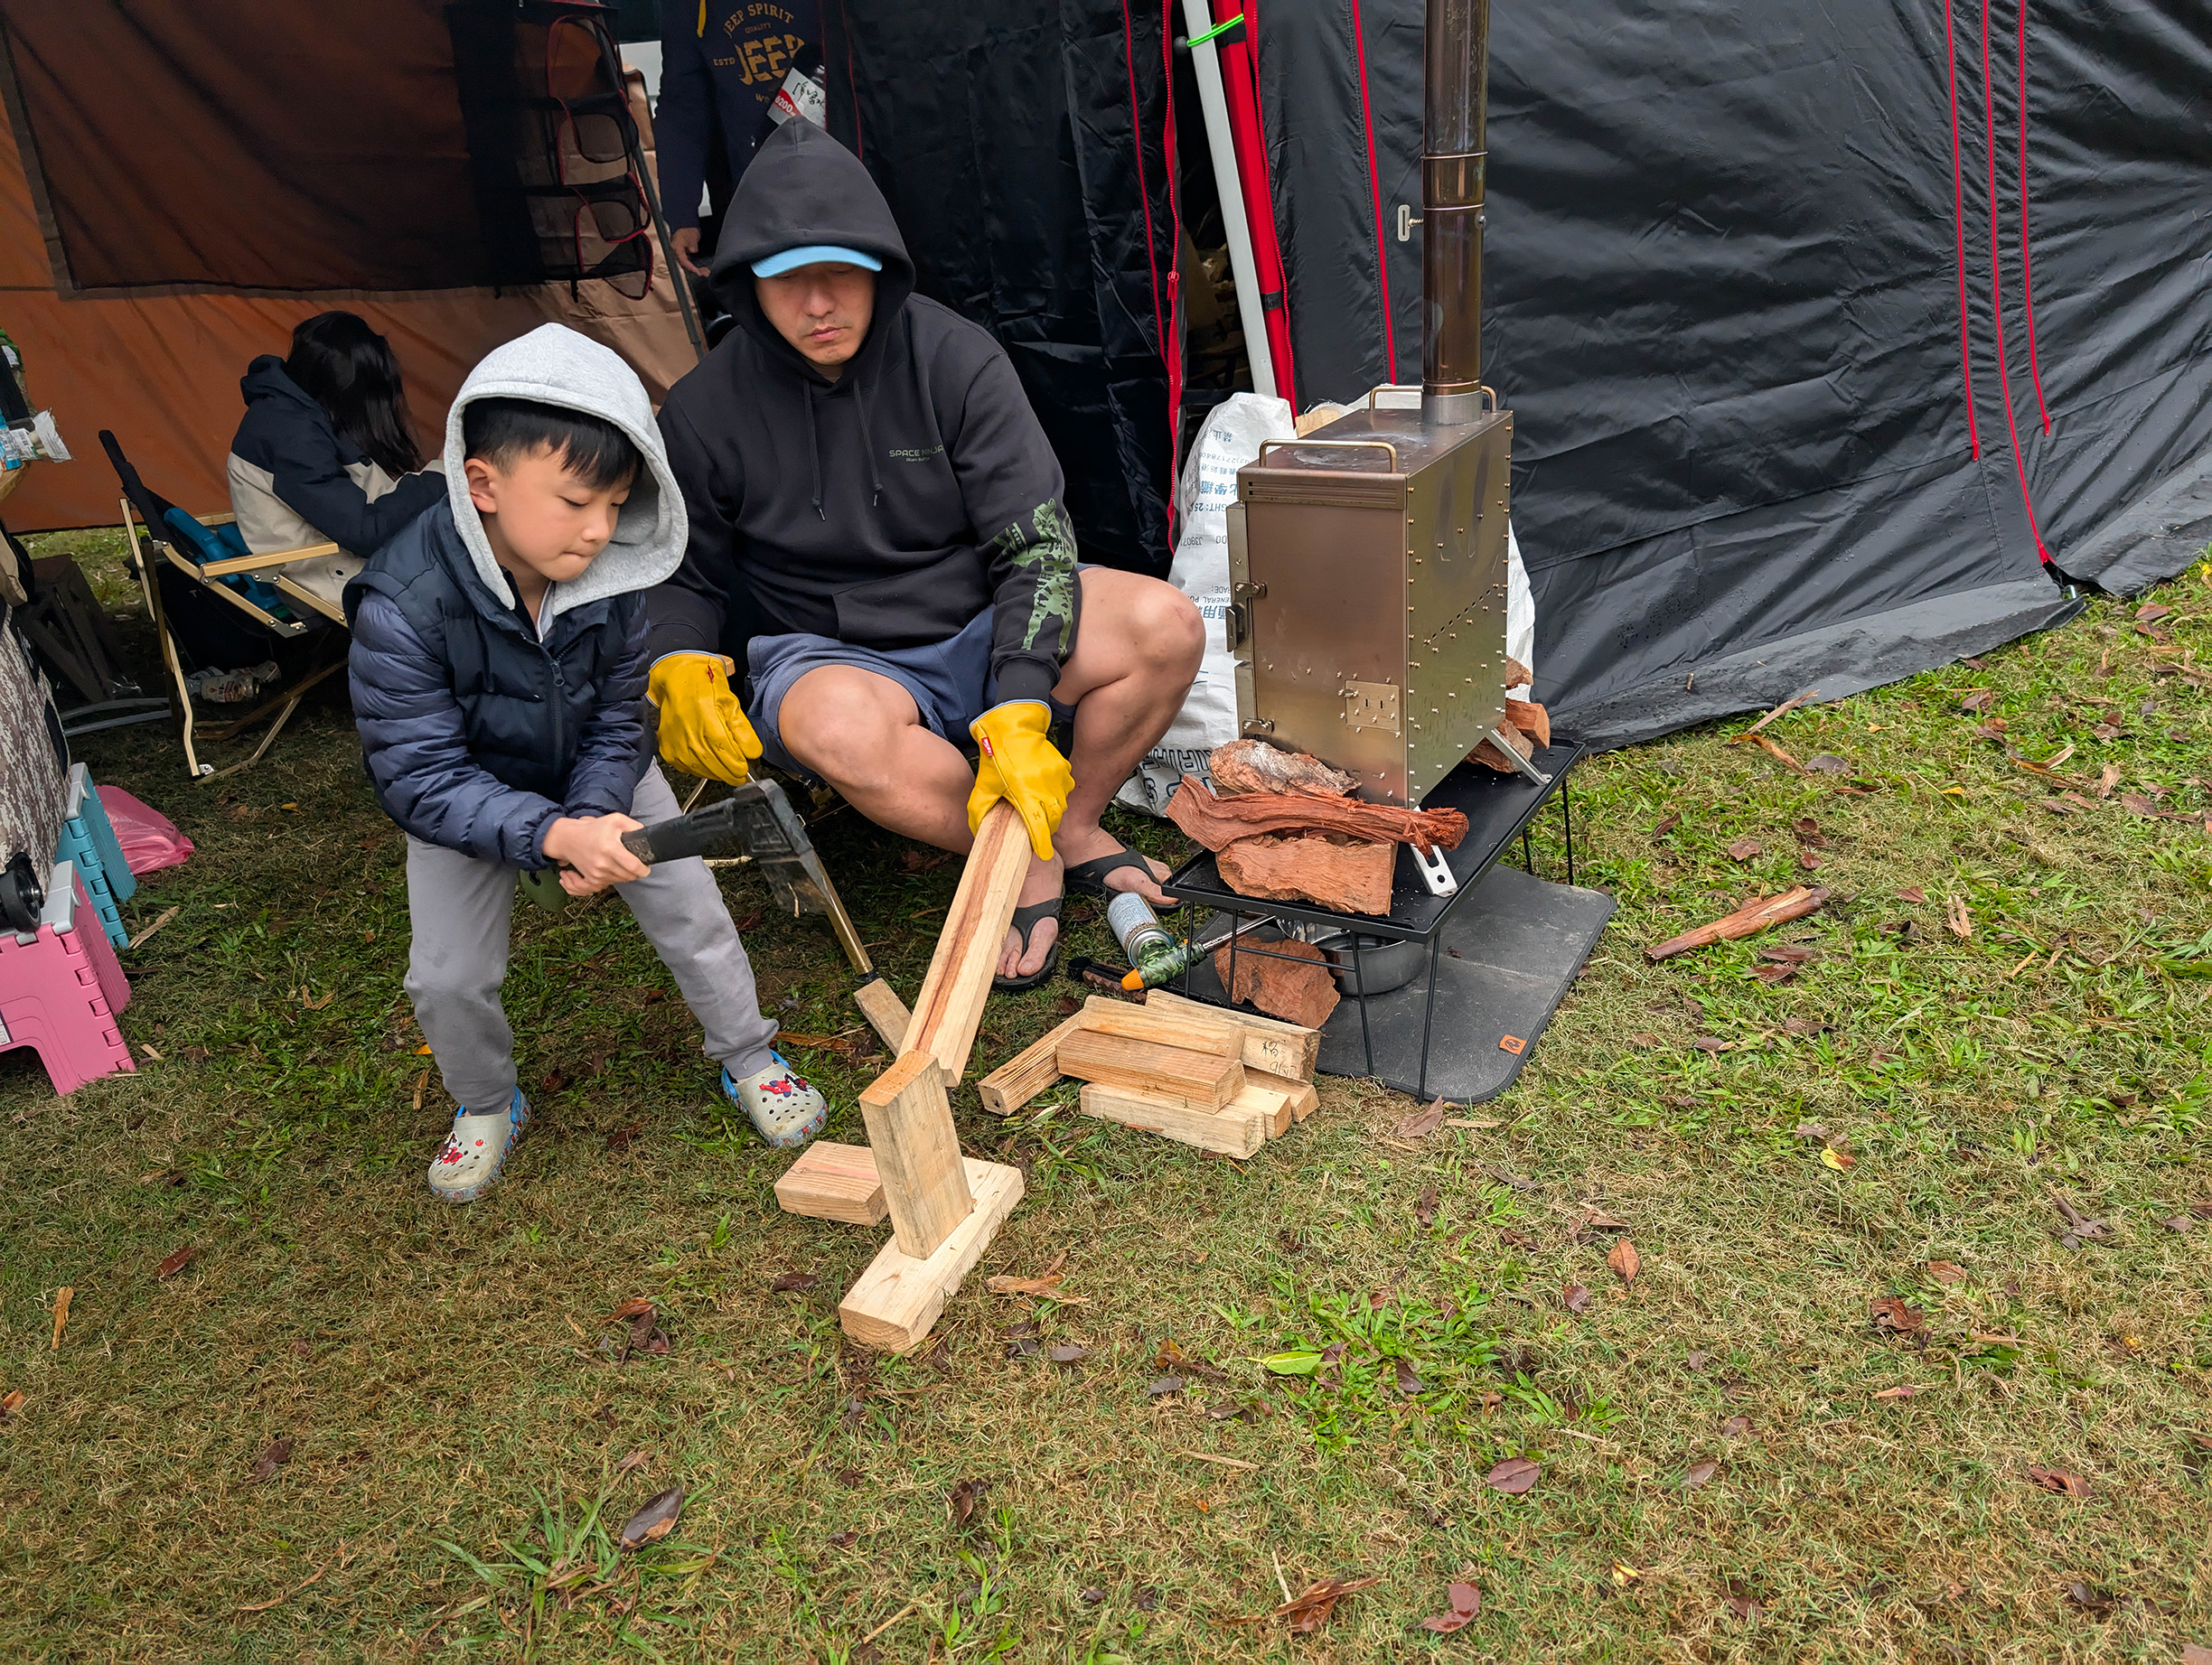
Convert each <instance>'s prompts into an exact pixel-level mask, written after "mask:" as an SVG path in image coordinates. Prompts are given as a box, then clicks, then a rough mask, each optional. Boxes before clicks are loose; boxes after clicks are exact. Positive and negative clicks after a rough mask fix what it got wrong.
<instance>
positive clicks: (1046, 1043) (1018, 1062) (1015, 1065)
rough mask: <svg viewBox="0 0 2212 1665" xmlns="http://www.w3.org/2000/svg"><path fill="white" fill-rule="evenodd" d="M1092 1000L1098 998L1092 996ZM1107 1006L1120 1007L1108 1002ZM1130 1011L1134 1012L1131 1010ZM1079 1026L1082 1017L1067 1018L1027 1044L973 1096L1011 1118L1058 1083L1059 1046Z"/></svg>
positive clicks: (979, 1085) (996, 1113)
mask: <svg viewBox="0 0 2212 1665" xmlns="http://www.w3.org/2000/svg"><path fill="white" fill-rule="evenodd" d="M1098 998H1100V996H1096V995H1093V996H1092V999H1093V1000H1096V999H1098ZM1106 1004H1107V1005H1108V1006H1121V1005H1123V1004H1125V1003H1124V1002H1122V1001H1120V1000H1109V1001H1107V1002H1106ZM1129 1009H1130V1010H1131V1011H1135V1010H1137V1008H1136V1007H1134V1006H1131V1007H1130V1008H1129ZM1082 1027H1083V1017H1082V1015H1081V1014H1080V1013H1079V1014H1077V1015H1075V1016H1073V1017H1071V1018H1069V1019H1068V1020H1067V1021H1066V1022H1065V1023H1064V1024H1061V1025H1060V1026H1059V1027H1058V1028H1057V1029H1054V1031H1053V1032H1052V1033H1051V1034H1048V1035H1046V1036H1045V1038H1044V1039H1043V1040H1041V1041H1036V1042H1033V1043H1030V1044H1029V1045H1027V1046H1026V1047H1024V1048H1022V1050H1021V1051H1020V1052H1017V1053H1015V1054H1014V1056H1013V1057H1011V1058H1009V1059H1008V1060H1007V1062H1004V1063H1002V1064H1000V1065H999V1066H998V1068H997V1069H996V1070H993V1071H991V1072H990V1073H989V1075H987V1076H985V1077H984V1078H983V1079H982V1080H979V1081H978V1082H977V1083H976V1096H977V1097H978V1098H979V1099H982V1100H983V1108H985V1109H987V1110H989V1112H990V1113H991V1114H992V1115H993V1116H1011V1115H1013V1114H1014V1112H1015V1111H1016V1110H1018V1109H1020V1108H1022V1106H1024V1105H1025V1104H1026V1103H1028V1102H1029V1100H1030V1099H1034V1098H1036V1096H1037V1094H1039V1093H1041V1092H1043V1091H1044V1090H1045V1089H1046V1088H1047V1087H1050V1086H1051V1085H1052V1084H1053V1083H1054V1081H1056V1080H1059V1079H1060V1043H1061V1042H1063V1041H1064V1040H1066V1039H1067V1038H1068V1036H1070V1035H1072V1034H1074V1033H1075V1032H1076V1030H1078V1029H1080V1028H1082Z"/></svg>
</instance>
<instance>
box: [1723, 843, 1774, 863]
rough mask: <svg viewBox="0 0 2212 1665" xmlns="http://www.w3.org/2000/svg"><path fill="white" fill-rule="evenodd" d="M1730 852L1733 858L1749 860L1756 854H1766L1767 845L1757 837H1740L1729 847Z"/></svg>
mask: <svg viewBox="0 0 2212 1665" xmlns="http://www.w3.org/2000/svg"><path fill="white" fill-rule="evenodd" d="M1728 853H1729V857H1730V859H1732V860H1735V861H1749V860H1750V859H1751V858H1752V857H1753V856H1763V855H1765V854H1766V853H1767V847H1766V846H1765V845H1763V844H1761V843H1760V842H1759V841H1758V840H1757V838H1739V839H1737V840H1736V841H1735V842H1734V843H1733V844H1731V845H1729V847H1728Z"/></svg>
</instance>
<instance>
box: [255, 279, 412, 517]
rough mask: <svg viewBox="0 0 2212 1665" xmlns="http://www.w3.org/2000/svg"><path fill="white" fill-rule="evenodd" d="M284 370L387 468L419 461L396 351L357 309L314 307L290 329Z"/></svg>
mask: <svg viewBox="0 0 2212 1665" xmlns="http://www.w3.org/2000/svg"><path fill="white" fill-rule="evenodd" d="M285 374H286V375H287V376H289V377H290V378H291V379H292V381H293V385H294V386H295V387H296V388H299V390H300V391H301V392H302V393H305V395H306V396H307V397H308V398H311V399H313V400H314V402H315V403H316V404H318V405H320V406H322V407H323V415H325V416H328V417H329V418H330V419H331V426H333V427H334V428H336V429H337V430H338V431H339V433H341V434H342V435H345V436H346V438H348V439H350V440H351V441H352V442H353V444H355V445H357V446H359V447H360V448H361V453H362V454H364V455H365V456H367V457H368V459H369V460H370V462H371V463H375V464H376V465H377V466H378V467H379V468H380V469H382V470H383V471H384V472H386V473H388V474H390V475H392V476H393V477H394V478H395V479H396V478H398V476H399V475H401V474H411V473H413V472H415V471H416V470H417V469H418V468H420V467H421V466H422V447H421V446H420V445H418V444H416V443H415V420H414V418H413V417H412V416H408V403H407V388H405V386H404V385H402V382H401V380H400V376H399V357H398V354H397V353H395V352H393V351H392V350H391V343H390V342H389V341H386V340H385V339H384V338H383V337H382V336H381V335H379V334H378V333H377V332H375V331H374V330H372V329H370V327H369V321H368V320H367V319H366V318H363V317H362V316H361V314H360V313H316V314H315V315H314V317H312V318H310V319H308V320H307V321H306V322H305V323H303V324H301V325H300V326H299V327H298V328H296V329H295V330H294V331H293V332H292V351H291V352H290V354H289V355H287V356H286V359H285Z"/></svg>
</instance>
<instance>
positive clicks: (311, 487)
mask: <svg viewBox="0 0 2212 1665" xmlns="http://www.w3.org/2000/svg"><path fill="white" fill-rule="evenodd" d="M239 391H240V392H241V393H243V394H244V395H245V396H246V418H245V420H244V421H242V422H240V423H239V431H238V437H237V438H236V439H235V440H233V441H232V442H231V443H230V510H231V512H232V513H233V514H235V515H236V516H237V517H238V528H239V535H240V536H241V537H243V538H245V540H246V547H248V549H250V550H252V551H253V552H254V553H255V554H256V555H266V554H268V553H270V552H271V551H273V550H277V549H296V548H299V547H301V546H303V545H305V544H319V543H334V544H336V545H337V546H338V547H339V549H340V550H341V552H342V553H340V554H337V555H333V556H323V557H315V558H311V559H308V560H305V561H294V562H291V563H289V564H288V565H286V566H280V567H278V568H277V571H278V572H280V573H282V574H283V575H285V576H286V578H289V579H290V580H291V581H292V582H293V583H295V584H296V585H300V586H301V587H302V588H303V589H305V590H307V591H309V592H310V593H311V594H315V595H319V596H321V597H323V599H324V600H325V601H327V602H329V603H331V605H333V607H334V606H336V605H338V601H339V595H340V593H341V592H342V591H343V590H344V588H345V585H346V580H347V579H349V578H351V577H352V576H353V575H354V574H355V573H357V572H359V571H361V568H362V566H365V565H366V564H367V563H368V559H369V557H370V556H372V555H374V554H375V553H376V552H377V550H378V549H380V547H383V545H384V543H385V541H386V540H387V539H388V538H390V537H391V536H392V534H393V533H395V532H397V531H398V529H399V528H401V527H403V526H405V525H406V524H407V523H408V521H410V520H412V519H414V518H415V517H416V516H417V515H418V514H420V513H422V511H423V510H426V509H427V508H429V507H430V506H431V505H432V504H433V503H436V502H438V501H440V500H443V499H444V498H445V475H444V474H443V473H442V472H437V471H436V467H435V465H434V466H433V468H431V469H430V470H423V460H422V451H421V448H420V447H419V446H418V445H417V444H416V441H415V428H414V424H413V421H412V420H411V419H410V418H409V416H408V407H407V392H406V389H405V388H403V387H402V386H401V383H400V377H399V360H398V356H397V355H395V354H394V353H393V351H392V350H391V343H390V342H389V341H386V340H385V339H384V338H383V337H382V336H381V335H379V334H378V333H377V332H375V331H374V330H372V329H370V327H369V323H368V320H367V319H365V318H362V317H361V316H360V315H359V314H358V313H317V314H316V315H315V316H314V317H313V318H310V319H308V320H307V321H306V322H305V323H303V324H301V325H300V326H299V327H298V328H297V329H295V330H294V331H293V332H292V351H291V353H290V354H289V355H288V356H287V357H286V358H282V359H279V358H278V357H277V355H276V354H274V353H264V354H262V355H261V357H259V358H258V359H256V360H254V361H253V362H252V363H251V364H250V365H248V366H247V369H246V375H245V379H243V380H241V381H240V382H239ZM418 471H421V472H418Z"/></svg>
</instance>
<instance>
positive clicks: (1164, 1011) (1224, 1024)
mask: <svg viewBox="0 0 2212 1665" xmlns="http://www.w3.org/2000/svg"><path fill="white" fill-rule="evenodd" d="M1076 1017H1077V1018H1078V1020H1079V1021H1080V1022H1081V1023H1082V1024H1083V1027H1084V1028H1085V1029H1089V1030H1092V1031H1093V1032H1095V1033H1096V1034H1118V1035H1126V1036H1127V1037H1128V1038H1129V1039H1130V1040H1132V1041H1156V1042H1158V1043H1159V1044H1160V1045H1162V1046H1182V1047H1187V1048H1189V1049H1190V1050H1191V1051H1192V1052H1223V1053H1226V1052H1234V1053H1236V1054H1237V1055H1238V1056H1239V1057H1242V1056H1243V1052H1244V1030H1243V1027H1242V1025H1241V1024H1238V1023H1237V1021H1236V1020H1235V1019H1234V1018H1233V1017H1231V1016H1230V1015H1229V1014H1228V1013H1226V1012H1222V1011H1216V1010H1214V1009H1213V1008H1211V1007H1204V1008H1201V1009H1199V1010H1197V1011H1190V1010H1180V1011H1178V1010H1176V1009H1174V1008H1171V1007H1167V1006H1157V1007H1156V1006H1152V1005H1150V1004H1149V1003H1147V1004H1146V1005H1144V1006H1138V1005H1136V1004H1135V1003H1134V1002H1132V1001H1128V1000H1116V999H1115V998H1114V997H1113V996H1111V995H1092V996H1091V997H1090V998H1089V999H1088V1000H1086V1001H1084V1002H1083V1010H1082V1011H1081V1012H1079V1013H1077V1014H1076Z"/></svg>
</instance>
